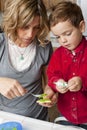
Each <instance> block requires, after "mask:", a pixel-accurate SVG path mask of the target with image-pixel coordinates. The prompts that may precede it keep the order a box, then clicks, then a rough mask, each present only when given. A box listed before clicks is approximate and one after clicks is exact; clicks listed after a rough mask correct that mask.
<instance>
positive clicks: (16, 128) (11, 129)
mask: <svg viewBox="0 0 87 130" xmlns="http://www.w3.org/2000/svg"><path fill="white" fill-rule="evenodd" d="M0 130H22V125H21V124H20V123H19V122H14V121H12V122H5V123H2V124H0Z"/></svg>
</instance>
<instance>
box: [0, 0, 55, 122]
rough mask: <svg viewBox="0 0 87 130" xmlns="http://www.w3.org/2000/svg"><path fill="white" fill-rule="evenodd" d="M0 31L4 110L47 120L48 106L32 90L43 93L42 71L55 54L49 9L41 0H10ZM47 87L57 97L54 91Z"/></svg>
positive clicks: (1, 105) (0, 104)
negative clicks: (50, 35) (39, 103)
mask: <svg viewBox="0 0 87 130" xmlns="http://www.w3.org/2000/svg"><path fill="white" fill-rule="evenodd" d="M2 27H3V30H4V33H2V34H0V68H1V69H0V93H1V94H0V110H3V111H7V112H12V113H16V114H20V115H24V116H28V117H32V118H37V119H42V120H46V119H47V118H48V117H47V108H46V107H42V106H40V105H38V104H37V103H36V100H37V98H35V97H33V96H32V94H31V93H35V94H40V93H43V89H42V74H45V71H46V66H47V64H48V62H49V59H50V56H51V54H52V46H51V43H47V42H46V41H45V39H46V36H47V35H48V32H49V28H48V20H47V15H46V9H45V7H44V5H43V3H42V1H40V0H12V1H10V0H7V1H6V3H5V11H4V14H3V25H2ZM45 86H46V89H45V90H46V91H47V93H49V95H50V96H49V98H50V99H51V101H52V102H51V103H50V104H49V106H51V105H52V104H53V102H54V100H55V98H56V97H55V95H54V92H53V91H52V90H51V89H50V88H49V87H48V86H47V85H46V82H45Z"/></svg>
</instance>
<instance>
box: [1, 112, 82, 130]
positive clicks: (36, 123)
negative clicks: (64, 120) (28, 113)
mask: <svg viewBox="0 0 87 130" xmlns="http://www.w3.org/2000/svg"><path fill="white" fill-rule="evenodd" d="M7 121H17V122H20V123H21V124H22V127H23V130H83V129H80V128H73V127H70V126H62V125H58V124H54V123H51V122H46V121H41V120H37V119H33V118H29V117H25V116H20V115H16V114H12V113H8V112H3V111H0V124H1V123H4V122H7Z"/></svg>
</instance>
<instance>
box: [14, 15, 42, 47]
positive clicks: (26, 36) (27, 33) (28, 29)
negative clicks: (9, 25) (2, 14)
mask: <svg viewBox="0 0 87 130" xmlns="http://www.w3.org/2000/svg"><path fill="white" fill-rule="evenodd" d="M39 30H40V17H39V16H36V17H35V18H34V19H33V21H32V22H31V23H29V25H28V26H25V27H24V28H19V29H18V30H17V34H18V39H17V41H16V42H17V43H18V44H21V45H20V46H27V45H29V44H30V43H31V42H32V41H33V40H34V38H35V37H36V35H37V33H38V31H39Z"/></svg>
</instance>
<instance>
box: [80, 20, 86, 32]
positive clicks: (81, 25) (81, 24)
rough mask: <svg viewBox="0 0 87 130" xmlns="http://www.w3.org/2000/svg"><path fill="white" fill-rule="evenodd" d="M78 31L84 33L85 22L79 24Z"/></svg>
mask: <svg viewBox="0 0 87 130" xmlns="http://www.w3.org/2000/svg"><path fill="white" fill-rule="evenodd" d="M79 29H80V30H81V32H82V33H84V32H85V21H84V20H82V21H81V22H80V24H79Z"/></svg>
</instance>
